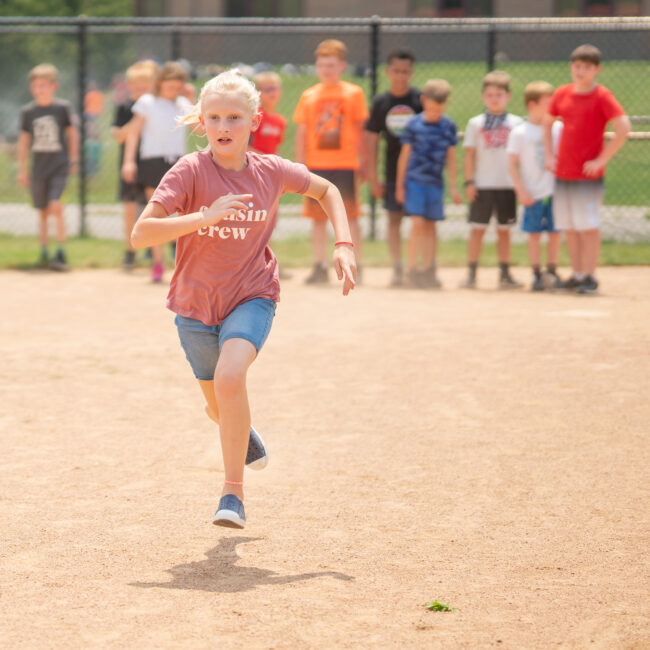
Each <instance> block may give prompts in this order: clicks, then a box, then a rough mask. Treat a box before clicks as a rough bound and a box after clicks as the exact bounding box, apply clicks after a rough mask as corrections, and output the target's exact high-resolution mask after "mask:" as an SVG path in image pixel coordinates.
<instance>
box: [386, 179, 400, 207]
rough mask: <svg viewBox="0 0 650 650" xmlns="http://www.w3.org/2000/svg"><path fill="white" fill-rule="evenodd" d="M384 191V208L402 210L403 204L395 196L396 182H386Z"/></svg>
mask: <svg viewBox="0 0 650 650" xmlns="http://www.w3.org/2000/svg"><path fill="white" fill-rule="evenodd" d="M385 188H386V189H385V191H384V210H388V211H389V212H402V210H403V206H402V204H401V203H398V201H397V199H396V198H395V183H386V185H385Z"/></svg>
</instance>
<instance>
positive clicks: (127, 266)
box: [122, 251, 135, 271]
mask: <svg viewBox="0 0 650 650" xmlns="http://www.w3.org/2000/svg"><path fill="white" fill-rule="evenodd" d="M134 267H135V251H124V259H123V260H122V268H123V269H124V270H125V271H131V270H132V269H133V268H134Z"/></svg>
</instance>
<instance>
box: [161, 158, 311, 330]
mask: <svg viewBox="0 0 650 650" xmlns="http://www.w3.org/2000/svg"><path fill="white" fill-rule="evenodd" d="M246 155H247V157H248V165H247V166H246V167H245V168H244V169H242V170H241V171H231V170H228V169H223V168H222V167H219V166H218V165H217V164H216V163H215V162H214V160H213V159H212V154H211V152H210V151H201V152H195V153H191V154H189V155H187V156H184V157H183V158H181V159H180V160H179V161H178V162H177V163H176V164H175V165H174V166H173V167H172V168H171V169H170V170H169V171H168V172H167V173H166V174H165V176H164V177H163V179H162V181H161V182H160V185H158V188H157V189H156V191H155V192H154V194H153V196H152V197H151V200H152V201H155V202H156V203H160V205H162V207H163V208H164V209H165V211H166V212H167V214H172V213H174V212H178V214H181V215H182V214H190V213H192V212H198V211H199V210H200V209H201V207H203V206H205V207H209V206H210V205H211V204H212V202H213V201H215V200H216V199H218V198H219V197H220V196H223V195H224V194H228V193H231V194H252V195H253V198H252V200H251V201H250V203H249V209H248V210H246V211H240V212H239V213H238V214H237V216H236V217H233V218H228V219H224V220H222V221H220V222H219V223H218V224H216V225H214V226H204V227H201V228H199V230H197V231H196V232H193V233H190V234H189V235H184V236H183V237H180V238H179V239H178V242H177V246H176V270H175V271H174V275H173V277H172V281H171V285H170V287H169V294H168V296H167V307H168V308H169V309H171V310H172V311H173V312H176V313H177V314H180V315H181V316H187V317H188V318H196V319H198V320H200V321H202V322H203V323H205V324H206V325H219V324H220V323H221V322H222V321H223V319H224V318H225V317H226V316H227V315H228V314H230V312H231V311H232V310H233V309H234V308H235V307H237V306H238V305H240V304H242V303H243V302H246V301H248V300H252V299H253V298H268V299H269V300H275V301H277V300H279V298H280V282H279V280H278V262H277V260H276V259H275V255H273V252H272V251H271V249H270V248H269V245H268V244H269V240H270V239H271V233H272V232H273V227H274V226H275V220H276V215H277V212H278V201H279V200H280V197H281V196H282V195H283V194H285V193H287V192H294V193H296V194H304V193H305V192H306V191H307V188H308V187H309V171H308V170H307V168H306V167H305V166H304V165H301V164H298V163H293V162H290V161H288V160H285V159H284V158H280V157H279V156H273V155H260V154H256V153H252V152H250V151H249V152H248V153H247V154H246Z"/></svg>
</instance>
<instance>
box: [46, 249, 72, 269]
mask: <svg viewBox="0 0 650 650" xmlns="http://www.w3.org/2000/svg"><path fill="white" fill-rule="evenodd" d="M50 268H51V269H52V270H53V271H67V270H68V262H67V260H66V257H65V253H64V252H63V250H61V249H59V250H58V251H57V252H56V256H55V258H54V259H53V260H52V261H51V262H50Z"/></svg>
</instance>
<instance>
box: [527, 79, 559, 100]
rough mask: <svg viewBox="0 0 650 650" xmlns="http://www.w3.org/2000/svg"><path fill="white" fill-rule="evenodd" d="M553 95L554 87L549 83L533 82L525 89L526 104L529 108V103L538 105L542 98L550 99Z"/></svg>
mask: <svg viewBox="0 0 650 650" xmlns="http://www.w3.org/2000/svg"><path fill="white" fill-rule="evenodd" d="M552 94H553V86H551V84H550V83H548V82H547V81H531V82H530V83H529V84H528V85H527V86H526V87H525V88H524V104H526V106H528V102H535V103H536V104H537V103H538V102H539V100H540V99H541V98H542V97H550V96H551V95H552Z"/></svg>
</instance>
